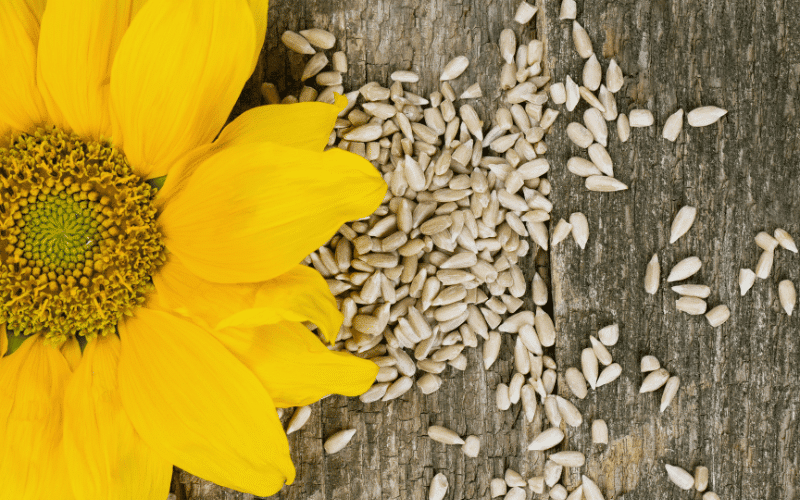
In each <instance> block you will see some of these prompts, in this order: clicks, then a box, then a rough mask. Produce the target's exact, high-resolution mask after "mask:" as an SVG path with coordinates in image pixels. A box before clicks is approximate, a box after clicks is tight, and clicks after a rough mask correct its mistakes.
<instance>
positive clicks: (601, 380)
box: [596, 363, 622, 387]
mask: <svg viewBox="0 0 800 500" xmlns="http://www.w3.org/2000/svg"><path fill="white" fill-rule="evenodd" d="M620 375H622V367H621V366H620V365H619V363H611V364H610V365H608V366H607V367H605V368H604V369H603V371H602V372H600V375H598V376H597V384H596V385H597V387H600V386H603V385H606V384H610V383H611V382H613V381H615V380H617V379H618V378H619V376H620Z"/></svg>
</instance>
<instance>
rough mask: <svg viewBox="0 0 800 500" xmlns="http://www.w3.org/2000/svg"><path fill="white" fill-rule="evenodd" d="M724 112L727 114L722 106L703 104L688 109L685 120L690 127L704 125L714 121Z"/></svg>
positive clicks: (723, 114)
mask: <svg viewBox="0 0 800 500" xmlns="http://www.w3.org/2000/svg"><path fill="white" fill-rule="evenodd" d="M726 114H728V112H727V111H726V110H724V109H722V108H718V107H716V106H703V107H700V108H695V109H693V110H691V111H689V113H687V115H686V121H688V122H689V125H691V126H692V127H705V126H708V125H711V124H712V123H716V122H717V121H718V120H719V119H720V118H722V117H723V116H725V115H726Z"/></svg>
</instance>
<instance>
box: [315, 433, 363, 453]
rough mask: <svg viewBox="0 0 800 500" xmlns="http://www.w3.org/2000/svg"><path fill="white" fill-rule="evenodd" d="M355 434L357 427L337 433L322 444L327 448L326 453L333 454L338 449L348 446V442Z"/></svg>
mask: <svg viewBox="0 0 800 500" xmlns="http://www.w3.org/2000/svg"><path fill="white" fill-rule="evenodd" d="M355 434H356V430H355V429H345V430H343V431H339V432H337V433H335V434H334V435H332V436H331V437H329V438H328V439H327V440H326V441H325V444H324V445H322V446H323V448H325V453H327V454H328V455H332V454H334V453H336V452H338V451H341V450H342V448H344V447H345V446H347V443H349V442H350V440H351V439H353V436H355Z"/></svg>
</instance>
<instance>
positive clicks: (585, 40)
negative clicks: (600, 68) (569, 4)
mask: <svg viewBox="0 0 800 500" xmlns="http://www.w3.org/2000/svg"><path fill="white" fill-rule="evenodd" d="M562 8H563V4H562ZM572 42H573V43H574V44H575V50H576V51H577V52H578V55H579V56H581V58H583V59H588V58H589V57H590V56H591V55H592V54H594V50H593V49H592V39H591V38H589V34H588V33H587V32H586V30H585V29H583V26H581V25H580V23H579V22H578V21H573V22H572Z"/></svg>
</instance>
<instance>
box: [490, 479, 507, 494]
mask: <svg viewBox="0 0 800 500" xmlns="http://www.w3.org/2000/svg"><path fill="white" fill-rule="evenodd" d="M489 490H490V492H491V495H492V498H497V497H501V496H503V495H505V494H506V492H507V491H508V486H507V485H506V482H505V480H504V479H502V478H499V477H498V478H494V479H492V481H491V482H490V483H489Z"/></svg>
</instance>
